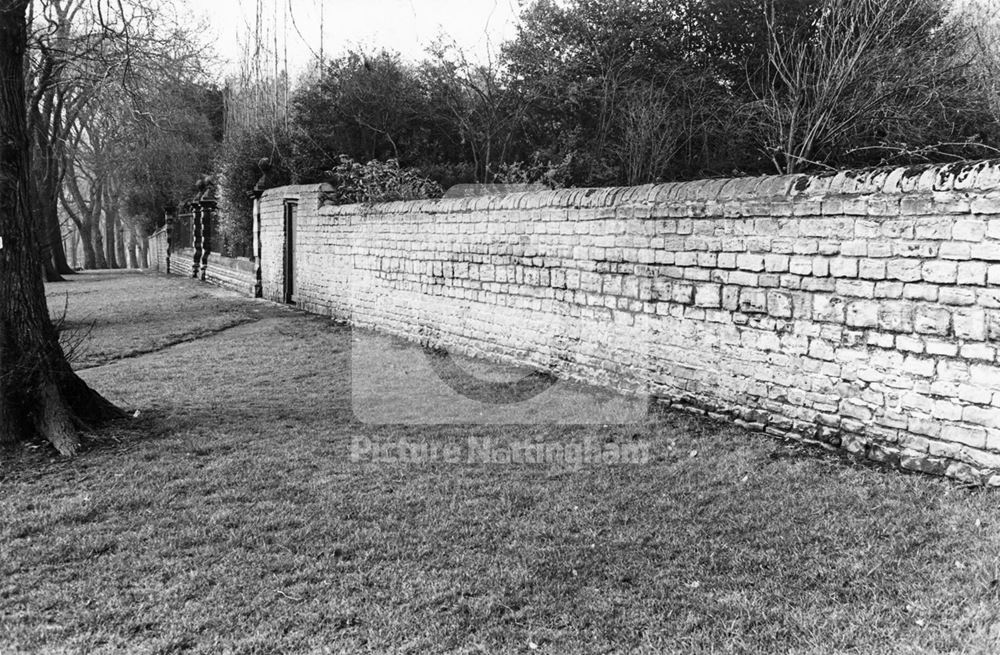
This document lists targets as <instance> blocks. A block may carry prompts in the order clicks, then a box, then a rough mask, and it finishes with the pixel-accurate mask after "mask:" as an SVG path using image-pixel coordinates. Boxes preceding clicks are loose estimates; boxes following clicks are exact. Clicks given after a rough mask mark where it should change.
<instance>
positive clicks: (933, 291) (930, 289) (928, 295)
mask: <svg viewBox="0 0 1000 655" xmlns="http://www.w3.org/2000/svg"><path fill="white" fill-rule="evenodd" d="M939 289H940V287H938V286H936V285H934V284H906V285H903V297H904V298H906V299H907V300H929V301H931V302H935V301H937V299H938V291H939Z"/></svg>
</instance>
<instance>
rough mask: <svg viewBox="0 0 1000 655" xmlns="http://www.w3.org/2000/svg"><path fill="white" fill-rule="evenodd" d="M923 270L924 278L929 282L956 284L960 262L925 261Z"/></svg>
mask: <svg viewBox="0 0 1000 655" xmlns="http://www.w3.org/2000/svg"><path fill="white" fill-rule="evenodd" d="M921 271H922V277H923V279H924V280H926V281H927V282H934V283H938V284H954V283H955V281H956V280H957V279H958V264H956V263H955V262H945V261H931V262H924V264H923V266H922V268H921Z"/></svg>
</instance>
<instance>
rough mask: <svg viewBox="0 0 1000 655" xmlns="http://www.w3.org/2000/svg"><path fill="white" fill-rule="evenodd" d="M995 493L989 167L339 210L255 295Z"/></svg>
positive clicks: (301, 227) (997, 208)
mask: <svg viewBox="0 0 1000 655" xmlns="http://www.w3.org/2000/svg"><path fill="white" fill-rule="evenodd" d="M288 201H294V202H296V203H297V219H296V220H297V228H296V229H297V234H298V236H297V240H296V245H295V261H296V268H295V287H296V294H297V301H298V304H299V305H301V306H302V307H303V308H305V309H307V310H309V311H313V312H318V313H324V314H331V315H337V316H339V317H343V318H348V319H350V320H351V321H352V322H353V323H354V324H357V325H361V326H370V327H374V328H377V329H380V330H384V331H386V332H390V333H394V334H398V335H402V336H404V337H407V338H410V339H414V340H420V341H423V342H429V343H431V344H433V345H441V346H446V347H450V348H454V349H457V350H461V351H464V352H466V353H470V354H477V355H485V356H489V357H494V358H498V359H502V360H507V361H516V362H520V363H528V364H531V365H534V366H537V367H540V368H543V369H546V370H551V371H554V372H556V373H557V374H559V375H561V376H564V377H567V378H573V379H579V380H583V381H587V382H593V383H597V384H601V385H607V386H611V387H614V388H617V389H621V390H625V391H628V390H641V391H643V392H648V393H652V394H655V395H656V396H659V397H662V398H663V399H665V400H666V401H669V402H672V403H674V404H676V405H677V406H679V407H683V408H688V409H697V410H699V411H711V412H713V413H720V414H724V415H727V416H730V417H732V418H733V420H735V421H737V422H739V423H741V424H743V425H746V426H748V427H750V428H753V429H756V430H761V431H764V432H767V433H769V434H774V435H790V436H794V437H797V438H801V439H806V440H810V441H819V442H823V443H826V444H831V445H834V446H838V447H841V448H844V449H846V450H848V451H850V452H852V453H855V454H858V455H861V456H866V457H869V458H871V459H874V460H878V461H884V462H888V463H892V464H897V465H900V466H903V467H905V468H908V469H915V470H921V471H927V472H931V473H938V474H945V475H949V476H952V477H956V478H960V479H963V480H970V481H979V482H989V483H991V484H1000V367H998V364H997V361H998V360H997V345H998V344H1000V163H998V162H982V163H977V164H964V165H950V166H944V167H936V168H935V167H922V168H908V169H903V168H900V169H895V170H878V171H864V172H841V173H838V174H836V175H829V176H801V175H797V176H772V177H760V178H744V179H732V180H725V179H720V180H703V181H698V182H690V183H676V184H664V185H655V186H654V185H650V186H642V187H634V188H612V189H571V190H562V191H556V192H543V193H532V194H516V195H511V196H506V197H502V198H473V199H454V200H443V201H418V202H398V203H387V204H382V205H377V206H375V207H363V206H356V205H352V206H339V207H338V206H332V205H329V204H327V203H326V202H325V201H324V187H321V186H309V187H285V188H281V189H274V190H271V191H268V192H267V193H266V194H265V195H264V198H263V199H262V224H261V232H262V259H261V261H262V279H263V290H264V295H265V297H268V298H271V299H273V300H277V301H281V300H282V296H283V280H284V271H283V270H282V269H283V258H282V255H283V252H284V220H283V208H284V205H285V203H286V202H288Z"/></svg>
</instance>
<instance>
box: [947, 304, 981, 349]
mask: <svg viewBox="0 0 1000 655" xmlns="http://www.w3.org/2000/svg"><path fill="white" fill-rule="evenodd" d="M952 321H953V323H952V325H953V329H954V332H955V336H956V337H958V338H959V339H972V340H975V341H984V340H985V339H986V312H985V311H984V310H982V309H978V308H976V309H966V308H962V309H956V310H955V311H954V313H953V314H952Z"/></svg>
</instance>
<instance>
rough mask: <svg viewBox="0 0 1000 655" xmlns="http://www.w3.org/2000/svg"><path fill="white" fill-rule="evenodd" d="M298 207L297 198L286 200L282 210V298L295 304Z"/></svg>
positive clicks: (287, 302)
mask: <svg viewBox="0 0 1000 655" xmlns="http://www.w3.org/2000/svg"><path fill="white" fill-rule="evenodd" d="M298 208H299V203H298V201H297V200H286V201H285V211H284V226H285V252H284V264H285V280H284V289H283V293H282V299H283V301H284V302H285V303H286V304H289V305H294V304H295V282H296V279H295V278H296V275H295V251H296V246H297V241H298V229H297V228H298V225H297V223H298V221H297V216H298Z"/></svg>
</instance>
